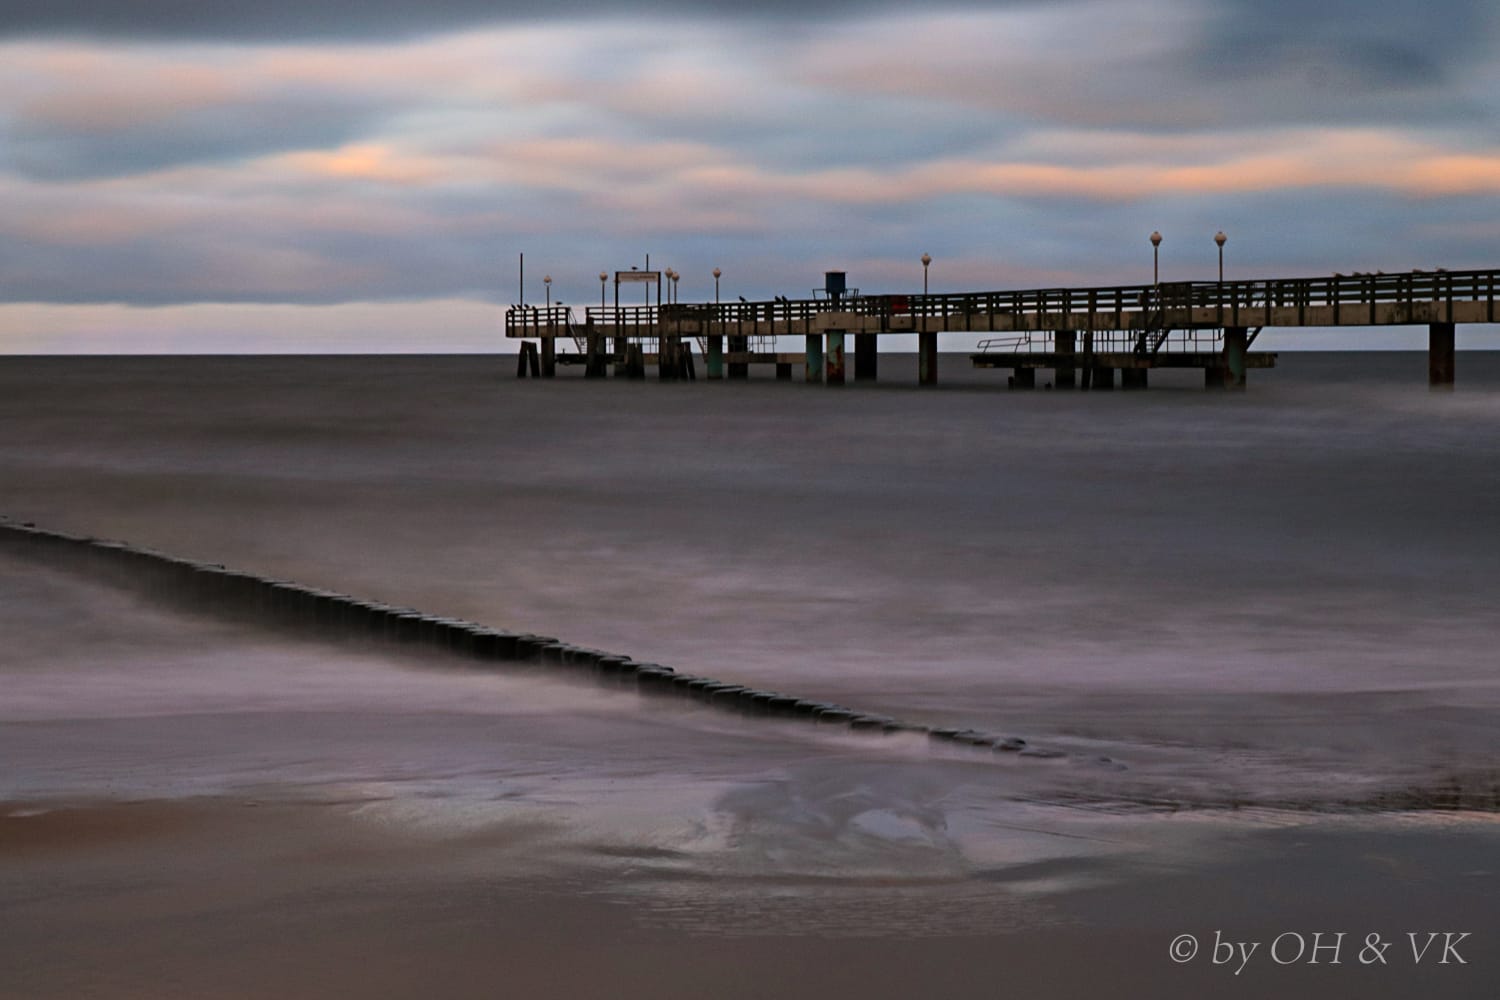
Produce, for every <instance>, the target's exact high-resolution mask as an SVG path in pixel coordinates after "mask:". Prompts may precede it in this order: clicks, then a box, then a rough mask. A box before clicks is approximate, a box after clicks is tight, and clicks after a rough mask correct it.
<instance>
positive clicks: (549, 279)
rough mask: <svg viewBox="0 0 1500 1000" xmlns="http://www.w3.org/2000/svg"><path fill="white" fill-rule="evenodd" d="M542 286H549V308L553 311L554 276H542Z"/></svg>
mask: <svg viewBox="0 0 1500 1000" xmlns="http://www.w3.org/2000/svg"><path fill="white" fill-rule="evenodd" d="M542 284H544V285H546V286H547V308H548V309H551V308H552V275H550V274H545V275H543V276H542Z"/></svg>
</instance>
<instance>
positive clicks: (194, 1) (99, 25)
mask: <svg viewBox="0 0 1500 1000" xmlns="http://www.w3.org/2000/svg"><path fill="white" fill-rule="evenodd" d="M1058 2H1067V0H1004V2H1002V3H1000V4H996V3H994V2H993V0H992V2H989V3H984V2H982V0H973V2H967V3H965V2H958V3H948V4H946V5H945V6H949V7H994V6H1041V5H1043V4H1045V3H1054V4H1055V3H1058ZM891 9H906V5H902V4H898V3H897V2H896V0H816V2H807V0H759V2H757V3H754V4H746V3H744V2H743V0H651V2H649V3H645V4H637V5H632V6H630V7H629V8H622V7H621V6H619V5H617V4H610V3H603V2H600V0H552V2H549V3H546V4H542V5H539V4H537V3H535V2H527V3H522V2H518V0H434V2H431V3H423V4H415V3H411V2H409V0H359V2H358V3H351V2H349V0H257V2H253V3H216V2H213V0H134V2H131V3H121V2H119V0H47V2H37V0H0V36H4V35H10V36H92V37H112V38H142V39H145V38H150V39H183V40H189V39H191V40H229V41H285V40H288V39H301V40H307V41H328V40H333V39H393V38H410V37H415V36H420V35H425V34H432V33H436V32H442V31H452V30H459V29H463V28H469V27H474V26H477V25H483V24H491V23H515V22H537V21H550V20H558V19H583V18H606V17H609V18H614V17H620V16H630V17H637V16H642V15H650V14H659V15H669V16H672V17H675V18H691V19H697V20H715V19H736V20H762V19H764V20H775V21H781V22H793V23H795V22H798V21H805V22H821V21H826V20H828V19H833V18H839V17H846V16H847V17H853V16H857V15H861V14H872V13H878V12H881V11H885V10H891Z"/></svg>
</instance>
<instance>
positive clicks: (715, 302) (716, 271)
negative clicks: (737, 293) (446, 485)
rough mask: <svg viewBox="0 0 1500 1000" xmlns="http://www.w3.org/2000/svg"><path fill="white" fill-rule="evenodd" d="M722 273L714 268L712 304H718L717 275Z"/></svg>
mask: <svg viewBox="0 0 1500 1000" xmlns="http://www.w3.org/2000/svg"><path fill="white" fill-rule="evenodd" d="M723 273H724V272H723V271H721V270H719V269H718V268H717V267H716V268H714V305H718V304H719V275H721V274H723Z"/></svg>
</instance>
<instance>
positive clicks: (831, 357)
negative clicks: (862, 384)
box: [824, 330, 844, 385]
mask: <svg viewBox="0 0 1500 1000" xmlns="http://www.w3.org/2000/svg"><path fill="white" fill-rule="evenodd" d="M824 362H825V366H824V367H825V369H826V371H827V375H826V376H825V378H826V381H827V384H828V385H843V384H844V331H843V330H829V331H828V350H827V354H826V355H825V357H824Z"/></svg>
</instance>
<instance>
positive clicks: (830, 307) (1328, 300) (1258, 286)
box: [505, 270, 1500, 337]
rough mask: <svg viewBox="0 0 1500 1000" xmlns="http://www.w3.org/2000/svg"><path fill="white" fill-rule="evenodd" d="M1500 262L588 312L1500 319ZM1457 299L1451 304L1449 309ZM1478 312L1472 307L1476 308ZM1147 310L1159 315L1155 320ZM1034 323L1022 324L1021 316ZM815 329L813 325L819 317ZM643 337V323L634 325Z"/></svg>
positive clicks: (658, 326) (1250, 322)
mask: <svg viewBox="0 0 1500 1000" xmlns="http://www.w3.org/2000/svg"><path fill="white" fill-rule="evenodd" d="M1497 279H1500V271H1496V270H1487V271H1409V272H1403V273H1398V274H1382V273H1375V274H1358V273H1356V274H1348V275H1345V274H1332V275H1328V276H1324V277H1311V278H1277V279H1256V280H1249V281H1179V282H1162V283H1161V284H1137V285H1113V286H1107V287H1098V288H1039V289H1025V290H1015V291H993V292H959V293H942V294H931V295H857V296H850V297H846V298H842V299H827V298H823V299H787V298H776V299H772V300H768V301H757V302H720V303H713V302H710V303H692V304H669V305H661V306H589V307H588V308H587V309H586V310H585V317H586V323H588V324H591V325H595V326H610V327H615V328H617V329H619V328H640V329H641V333H640V334H639V335H641V336H646V335H649V336H658V335H666V336H676V335H684V336H689V335H690V336H700V335H704V334H708V333H713V334H724V335H727V336H763V335H765V333H766V331H767V330H769V329H771V328H774V327H776V326H780V327H781V328H782V332H787V331H788V330H791V331H795V329H796V326H797V324H811V322H812V321H813V320H814V319H816V318H817V317H819V316H822V315H825V314H828V313H843V314H849V315H854V316H858V317H863V318H865V319H868V320H874V321H875V323H874V324H873V325H874V326H875V327H876V328H877V329H878V330H879V331H882V332H900V331H902V330H907V329H914V328H917V327H924V328H929V329H930V328H933V326H934V325H936V326H939V327H940V328H942V329H946V330H951V331H964V330H974V331H976V332H978V331H982V330H984V329H986V321H987V320H988V318H989V317H992V316H1005V315H1008V316H1010V317H1012V318H1015V319H1024V320H1025V323H1024V325H1025V326H1031V327H1033V328H1038V329H1040V328H1044V326H1045V324H1046V323H1050V322H1061V321H1064V320H1065V319H1066V318H1067V317H1075V318H1078V317H1085V318H1090V319H1093V320H1096V321H1097V320H1104V319H1107V320H1108V321H1109V325H1110V326H1112V327H1113V328H1114V331H1123V330H1125V329H1126V328H1128V327H1136V328H1150V329H1154V330H1157V331H1163V330H1174V331H1176V330H1183V329H1188V328H1192V327H1196V328H1198V329H1204V328H1207V327H1215V326H1216V327H1223V326H1257V325H1273V324H1282V325H1286V324H1292V323H1296V324H1301V323H1304V322H1308V315H1309V313H1308V311H1309V310H1312V309H1319V310H1323V312H1320V313H1319V314H1318V315H1319V316H1323V317H1330V316H1331V319H1332V322H1333V323H1334V324H1351V323H1358V324H1363V323H1370V324H1375V323H1377V322H1379V321H1380V320H1379V319H1378V317H1379V315H1380V313H1381V310H1382V308H1384V307H1390V306H1405V307H1411V306H1418V305H1422V306H1432V307H1435V313H1434V316H1435V318H1436V319H1440V320H1441V319H1446V320H1447V321H1450V322H1451V321H1452V318H1453V307H1454V305H1455V304H1456V303H1482V304H1483V305H1482V306H1481V307H1480V308H1479V315H1480V316H1481V317H1482V320H1483V321H1484V322H1491V323H1492V322H1495V321H1496V308H1495V292H1496V286H1497V284H1500V281H1497ZM1445 307H1446V308H1445ZM1472 314H1473V313H1472V312H1471V315H1472ZM1143 317H1152V319H1151V321H1150V322H1144V321H1143ZM572 322H573V320H572V312H571V307H566V306H550V307H545V306H544V307H537V306H512V307H510V308H509V309H507V310H506V314H505V323H506V333H507V335H508V336H512V337H528V336H529V337H536V336H543V337H547V336H552V337H556V336H566V335H567V329H568V326H569V324H570V323H572ZM1018 325H1023V324H1018ZM809 328H810V327H809ZM626 336H636V334H626Z"/></svg>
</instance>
